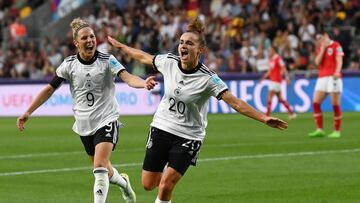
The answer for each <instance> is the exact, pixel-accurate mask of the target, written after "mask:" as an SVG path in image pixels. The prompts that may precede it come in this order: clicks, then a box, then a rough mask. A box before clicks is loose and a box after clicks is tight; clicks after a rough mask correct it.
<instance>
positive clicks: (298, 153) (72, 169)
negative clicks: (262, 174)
mask: <svg viewBox="0 0 360 203" xmlns="http://www.w3.org/2000/svg"><path fill="white" fill-rule="evenodd" d="M355 152H360V148H355V149H342V150H326V151H309V152H290V153H277V154H252V155H241V156H229V157H213V158H204V159H199V160H198V161H199V162H213V161H228V160H242V159H263V158H281V157H297V156H312V155H327V154H342V153H355ZM113 165H114V166H116V167H123V168H126V167H133V166H141V165H142V163H129V164H113ZM91 168H92V167H77V168H58V169H45V170H35V171H17V172H7V173H0V177H1V176H17V175H28V174H41V173H58V172H68V171H83V170H91Z"/></svg>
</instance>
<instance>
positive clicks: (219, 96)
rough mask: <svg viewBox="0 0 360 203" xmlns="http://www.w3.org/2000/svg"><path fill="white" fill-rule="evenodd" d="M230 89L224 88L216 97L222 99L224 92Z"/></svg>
mask: <svg viewBox="0 0 360 203" xmlns="http://www.w3.org/2000/svg"><path fill="white" fill-rule="evenodd" d="M228 90H229V89H224V90H223V91H221V92H220V93H219V94H218V95H217V96H216V99H218V100H221V99H222V96H223V94H224V93H225V92H226V91H228Z"/></svg>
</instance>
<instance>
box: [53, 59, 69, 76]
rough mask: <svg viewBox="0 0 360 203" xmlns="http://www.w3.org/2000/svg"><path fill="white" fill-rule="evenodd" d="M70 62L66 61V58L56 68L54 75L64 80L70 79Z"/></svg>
mask: <svg viewBox="0 0 360 203" xmlns="http://www.w3.org/2000/svg"><path fill="white" fill-rule="evenodd" d="M69 70H70V62H68V61H67V60H66V59H65V60H64V61H63V62H62V63H61V64H60V66H59V67H58V68H57V69H56V75H57V76H59V77H60V78H64V79H66V80H69V79H70V76H69V73H70V71H69Z"/></svg>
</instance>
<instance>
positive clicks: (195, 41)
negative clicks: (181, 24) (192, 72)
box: [178, 32, 202, 68]
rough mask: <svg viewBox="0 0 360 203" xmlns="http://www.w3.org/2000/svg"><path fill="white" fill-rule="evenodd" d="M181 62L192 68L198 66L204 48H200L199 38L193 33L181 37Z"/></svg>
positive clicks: (179, 49)
mask: <svg viewBox="0 0 360 203" xmlns="http://www.w3.org/2000/svg"><path fill="white" fill-rule="evenodd" d="M178 52H179V55H180V59H181V62H182V63H183V64H186V65H190V67H194V68H195V66H196V65H197V63H198V60H199V57H200V54H201V52H202V48H201V47H200V41H199V36H198V35H197V34H195V33H192V32H185V33H184V34H182V35H181V37H180V43H179V47H178Z"/></svg>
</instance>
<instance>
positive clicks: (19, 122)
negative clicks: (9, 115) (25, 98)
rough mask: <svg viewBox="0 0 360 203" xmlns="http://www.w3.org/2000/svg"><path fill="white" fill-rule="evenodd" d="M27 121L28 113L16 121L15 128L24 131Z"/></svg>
mask: <svg viewBox="0 0 360 203" xmlns="http://www.w3.org/2000/svg"><path fill="white" fill-rule="evenodd" d="M28 119H29V114H28V113H24V114H23V115H21V116H19V118H18V119H17V120H16V127H17V128H18V129H19V130H20V131H23V130H24V129H25V126H24V124H25V122H26V121H27V120H28Z"/></svg>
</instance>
